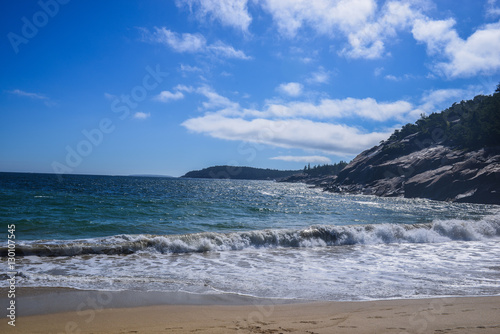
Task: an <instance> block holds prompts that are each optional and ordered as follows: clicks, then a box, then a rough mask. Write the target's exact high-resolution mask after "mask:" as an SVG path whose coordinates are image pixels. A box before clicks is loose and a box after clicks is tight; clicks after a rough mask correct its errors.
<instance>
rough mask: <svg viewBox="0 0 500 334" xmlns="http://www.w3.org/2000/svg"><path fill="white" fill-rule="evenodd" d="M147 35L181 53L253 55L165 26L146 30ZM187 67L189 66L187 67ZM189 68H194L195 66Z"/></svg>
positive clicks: (227, 56)
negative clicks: (150, 31) (209, 42)
mask: <svg viewBox="0 0 500 334" xmlns="http://www.w3.org/2000/svg"><path fill="white" fill-rule="evenodd" d="M146 36H147V37H146V39H149V40H152V41H153V42H156V43H160V44H164V45H167V46H169V47H171V48H172V49H173V50H174V51H176V52H180V53H183V52H188V53H207V54H211V55H213V56H216V57H222V58H236V59H244V60H248V59H252V57H249V56H247V55H246V54H245V53H244V52H243V51H241V50H236V49H234V48H233V47H232V46H230V45H227V44H225V43H223V42H222V41H216V42H215V43H213V44H207V40H206V39H205V37H204V36H203V35H202V34H199V33H196V34H190V33H183V34H179V33H176V32H173V31H171V30H169V29H166V28H165V27H162V28H155V32H154V33H149V32H147V31H146ZM185 69H187V68H186V67H185ZM189 69H190V70H192V69H193V68H189ZM181 70H182V65H181Z"/></svg>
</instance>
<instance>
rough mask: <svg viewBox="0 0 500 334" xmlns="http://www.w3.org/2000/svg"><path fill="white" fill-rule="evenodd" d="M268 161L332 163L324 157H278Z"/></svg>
mask: <svg viewBox="0 0 500 334" xmlns="http://www.w3.org/2000/svg"><path fill="white" fill-rule="evenodd" d="M270 159H271V160H281V161H292V162H305V163H320V164H328V163H330V162H332V161H331V160H330V159H329V158H328V157H324V156H321V155H307V156H305V155H302V156H293V155H280V156H277V157H272V158H270Z"/></svg>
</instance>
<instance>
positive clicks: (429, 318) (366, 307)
mask: <svg viewBox="0 0 500 334" xmlns="http://www.w3.org/2000/svg"><path fill="white" fill-rule="evenodd" d="M23 290H24V292H21V293H20V294H19V295H18V296H16V304H17V308H18V309H17V315H16V322H15V324H16V326H15V327H12V326H10V325H8V321H9V319H8V318H7V317H4V318H3V320H2V321H1V323H0V332H1V333H94V334H95V333H214V334H215V333H217V334H219V333H308V334H311V333H318V334H319V333H398V334H406V333H500V296H495V297H460V298H434V299H412V300H383V301H363V302H306V303H287V302H283V301H271V300H259V299H251V298H244V297H241V296H230V295H229V296H218V297H217V296H201V297H200V296H197V295H179V294H175V295H172V294H170V295H169V294H161V293H140V292H135V293H134V292H113V293H111V292H104V291H101V292H97V291H78V290H69V289H23ZM4 292H5V291H0V293H2V296H3V295H5V294H4ZM140 296H143V297H140ZM1 300H2V305H7V304H6V302H7V301H8V300H7V298H3V297H2V299H1ZM28 304H30V305H31V308H29V307H27V306H28ZM56 304H57V305H56ZM155 304H156V305H155ZM50 305H55V306H56V307H52V308H51V307H50ZM23 313H24V315H23ZM30 313H31V315H28V314H30ZM40 313H42V314H40Z"/></svg>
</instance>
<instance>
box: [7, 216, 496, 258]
mask: <svg viewBox="0 0 500 334" xmlns="http://www.w3.org/2000/svg"><path fill="white" fill-rule="evenodd" d="M498 237H500V216H499V215H496V216H490V217H486V218H484V219H482V220H479V221H464V220H458V219H452V220H436V221H434V222H432V223H426V224H374V225H346V226H338V225H321V226H311V227H309V228H306V229H302V230H259V231H246V232H232V233H215V232H205V233H195V234H185V235H146V234H140V235H116V236H112V237H108V238H95V239H85V240H71V241H67V240H51V241H25V242H20V243H19V244H18V245H16V255H18V256H28V255H37V256H75V255H86V254H109V255H112V254H132V253H136V252H139V251H150V252H159V253H167V254H168V253H171V254H172V253H195V252H211V251H216V252H222V251H235V250H243V249H248V248H287V247H294V248H298V247H328V246H344V245H356V244H389V243H436V242H447V241H453V240H460V241H481V240H487V239H491V238H498ZM6 246H7V245H5V243H4V244H3V245H2V246H1V247H0V256H7V253H8V248H7V247H6Z"/></svg>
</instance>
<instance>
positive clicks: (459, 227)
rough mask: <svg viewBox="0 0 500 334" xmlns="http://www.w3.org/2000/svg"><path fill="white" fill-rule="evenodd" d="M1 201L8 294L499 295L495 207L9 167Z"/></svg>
mask: <svg viewBox="0 0 500 334" xmlns="http://www.w3.org/2000/svg"><path fill="white" fill-rule="evenodd" d="M0 203H1V204H0V219H1V220H2V221H3V226H4V229H5V232H4V233H7V225H10V224H15V226H16V231H15V233H16V241H17V245H16V253H17V256H18V261H17V268H16V269H17V270H18V271H19V274H18V279H19V283H18V284H19V286H35V287H36V286H58V287H72V288H80V289H108V290H123V289H132V290H153V291H154V290H158V291H187V292H192V293H203V294H212V293H215V294H219V293H237V294H245V295H251V296H256V297H275V298H290V299H308V300H363V299H385V298H414V297H423V296H429V297H430V296H445V295H446V296H449V295H496V294H499V293H500V284H499V283H500V265H499V263H498V258H500V257H499V256H500V208H499V207H498V206H493V205H477V204H456V203H446V202H435V201H428V200H422V199H404V198H379V197H373V196H353V195H339V194H332V193H326V192H323V191H321V190H320V189H311V188H309V187H308V186H306V185H304V184H287V183H276V182H270V181H242V180H202V179H174V178H157V177H125V176H89V175H68V176H64V178H63V179H62V180H60V179H59V178H58V176H56V175H50V174H17V173H0ZM6 245H7V241H6V238H5V240H2V241H1V243H0V250H1V254H2V262H6V257H5V255H6V249H7V248H6ZM4 281H5V280H4ZM2 284H5V282H3V283H2Z"/></svg>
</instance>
